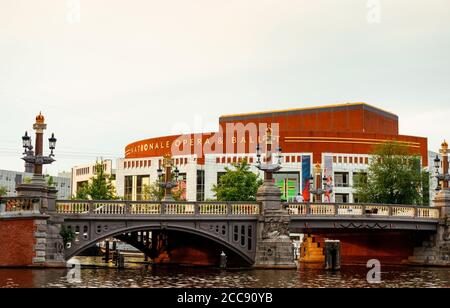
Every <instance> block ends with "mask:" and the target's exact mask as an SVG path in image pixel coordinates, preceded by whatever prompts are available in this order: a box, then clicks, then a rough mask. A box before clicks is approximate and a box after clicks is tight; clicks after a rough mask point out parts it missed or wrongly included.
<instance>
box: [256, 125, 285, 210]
mask: <svg viewBox="0 0 450 308" xmlns="http://www.w3.org/2000/svg"><path fill="white" fill-rule="evenodd" d="M265 150H266V157H265V159H263V161H264V162H261V156H262V149H261V146H260V145H259V144H258V146H257V147H256V156H257V158H258V159H257V162H256V168H258V169H259V170H261V171H264V184H263V185H262V186H261V187H260V188H259V190H258V194H257V199H258V201H261V202H262V204H263V205H264V206H263V210H280V208H281V202H280V201H281V195H282V193H281V191H280V189H279V188H278V187H277V186H276V185H275V184H274V181H273V173H274V172H277V171H279V170H281V168H282V167H281V162H282V156H281V148H280V147H278V148H277V150H276V152H275V155H274V152H273V149H272V129H271V128H270V127H269V128H268V129H267V131H266V144H265ZM274 158H275V161H274Z"/></svg>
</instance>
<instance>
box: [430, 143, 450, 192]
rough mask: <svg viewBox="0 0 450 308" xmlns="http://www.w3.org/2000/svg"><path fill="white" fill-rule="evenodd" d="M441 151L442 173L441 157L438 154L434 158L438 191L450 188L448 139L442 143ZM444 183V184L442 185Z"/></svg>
mask: <svg viewBox="0 0 450 308" xmlns="http://www.w3.org/2000/svg"><path fill="white" fill-rule="evenodd" d="M439 152H440V153H441V155H442V173H440V172H439V169H440V167H441V160H440V159H439V155H436V158H435V159H434V167H435V168H436V178H437V180H438V183H437V187H436V191H440V190H442V189H444V190H448V188H449V181H450V174H449V173H448V153H449V150H448V144H447V142H446V141H444V142H443V143H442V145H441V149H440V150H439ZM441 183H442V185H441Z"/></svg>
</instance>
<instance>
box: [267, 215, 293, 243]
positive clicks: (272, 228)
mask: <svg viewBox="0 0 450 308" xmlns="http://www.w3.org/2000/svg"><path fill="white" fill-rule="evenodd" d="M262 237H263V239H280V238H289V219H285V218H284V217H283V216H279V217H268V218H266V219H265V221H264V228H263V233H262Z"/></svg>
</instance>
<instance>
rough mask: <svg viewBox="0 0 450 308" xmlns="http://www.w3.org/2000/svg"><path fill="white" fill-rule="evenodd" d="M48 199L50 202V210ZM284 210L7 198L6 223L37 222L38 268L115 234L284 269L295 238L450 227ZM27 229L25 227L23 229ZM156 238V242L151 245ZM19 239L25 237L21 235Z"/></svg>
mask: <svg viewBox="0 0 450 308" xmlns="http://www.w3.org/2000/svg"><path fill="white" fill-rule="evenodd" d="M43 201H47V204H45V206H43ZM278 204H280V203H279V201H278ZM278 207H279V208H278V209H270V208H269V209H268V206H267V203H264V202H254V203H253V202H246V203H242V202H231V203H230V202H148V201H140V202H132V201H95V200H94V201H80V200H78V201H77V200H54V201H53V203H52V201H51V200H50V202H49V200H48V199H47V200H45V199H42V198H31V197H20V198H4V199H3V200H2V201H0V222H2V223H1V224H0V227H2V226H3V225H4V226H5V228H7V229H8V228H10V229H9V230H11V226H8V224H12V223H14V222H15V221H18V220H19V219H20V220H22V221H24V220H27V219H28V220H30V221H31V222H32V226H34V227H33V228H34V229H33V230H35V232H34V233H33V234H32V236H33V238H35V240H34V246H33V245H32V246H30V247H31V250H32V251H33V252H34V255H33V256H34V258H33V263H43V262H44V261H45V262H46V263H48V261H49V260H50V261H51V260H57V257H56V258H54V257H49V256H53V255H58V254H60V255H61V256H62V257H61V258H62V259H61V260H60V261H64V260H66V261H67V260H69V259H70V258H72V257H73V256H76V255H77V254H79V253H80V252H82V251H83V250H85V249H86V248H88V247H90V246H93V245H95V244H96V243H98V242H100V241H102V240H104V239H107V238H112V237H115V238H119V239H121V240H123V241H127V242H129V243H130V244H132V245H134V246H136V247H138V248H139V249H141V250H143V249H144V248H145V249H146V248H149V247H148V246H145V244H146V243H147V244H148V242H149V239H148V238H147V240H146V241H145V239H144V237H145V236H144V235H146V236H147V237H148V235H149V233H150V231H151V234H153V233H155V234H161V233H164V232H172V233H171V234H172V235H173V234H175V235H176V242H179V243H183V242H189V241H190V243H194V244H196V243H197V244H198V243H206V244H205V245H207V248H209V247H210V248H211V249H212V248H213V247H216V248H217V249H219V250H218V251H219V253H220V251H221V250H223V251H226V252H227V255H229V254H234V255H235V256H237V257H236V258H237V259H239V260H240V261H243V262H241V263H245V264H247V265H253V266H255V265H258V264H262V265H264V264H268V263H267V262H269V261H268V260H269V259H270V260H271V261H270V262H272V263H270V262H269V263H270V264H272V265H279V267H283V266H284V265H286V264H291V263H292V262H293V261H292V260H293V256H292V249H293V248H292V242H291V240H290V239H289V234H290V233H307V234H324V235H327V236H328V235H330V234H331V235H332V236H334V235H336V234H340V233H342V234H351V236H352V237H353V238H359V237H363V235H364V234H367V233H369V234H382V236H383V239H384V240H385V242H389V241H390V235H389V234H397V233H398V232H403V233H411V234H412V233H413V234H416V235H417V234H424V235H425V236H427V237H429V236H430V235H432V234H436V233H439V232H438V231H439V228H440V226H441V225H442V219H440V216H441V215H442V214H441V212H440V209H439V208H434V207H419V206H408V205H388V204H330V203H323V204H322V203H290V204H288V203H286V204H282V206H281V207H280V206H278ZM24 226H25V225H24V224H23V223H21V224H20V225H18V226H17V228H19V229H20V228H22V229H24V228H25V227H24ZM26 226H28V225H26ZM61 227H64V228H66V229H70V230H72V231H73V232H74V234H75V235H76V238H75V240H73V241H72V242H71V243H69V245H67V247H60V245H61V244H60V243H61V242H62V241H61V236H60V235H59V231H60V230H61ZM26 228H29V227H26ZM0 229H1V228H0ZM0 231H1V230H0ZM17 231H20V230H17ZM389 232H390V233H389ZM4 236H7V235H6V234H4ZM11 236H16V234H11ZM156 240H157V239H156V238H152V241H151V242H155V241H156ZM11 241H13V242H14V241H18V240H16V239H15V237H14V238H12V239H11ZM18 245H19V246H20V243H19V244H18ZM22 246H23V245H22ZM22 246H20V247H22ZM394 248H395V247H394ZM412 248H413V247H411V249H412ZM217 249H216V251H215V252H214V253H215V254H216V253H217ZM395 249H396V248H395ZM147 252H148V251H146V253H147ZM283 258H284V259H283ZM288 259H291V261H289V260H288ZM274 260H278V261H274ZM0 261H1V256H0ZM265 262H266V263H265ZM290 262H291V263H290ZM274 263H275V264H274ZM263 267H264V266H263Z"/></svg>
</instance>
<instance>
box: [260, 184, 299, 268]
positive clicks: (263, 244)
mask: <svg viewBox="0 0 450 308" xmlns="http://www.w3.org/2000/svg"><path fill="white" fill-rule="evenodd" d="M281 195H282V194H281V191H280V189H279V188H278V187H276V186H275V185H274V183H273V181H271V180H265V181H264V184H263V185H262V186H261V187H260V189H259V190H258V193H257V201H258V202H259V203H260V204H261V215H260V217H259V219H258V226H257V243H256V256H255V264H254V267H255V268H265V269H291V268H297V265H296V264H295V261H294V251H293V249H294V247H293V244H292V241H291V239H290V237H289V224H290V220H291V218H290V215H289V213H288V211H287V210H285V209H283V208H282V205H281Z"/></svg>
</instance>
